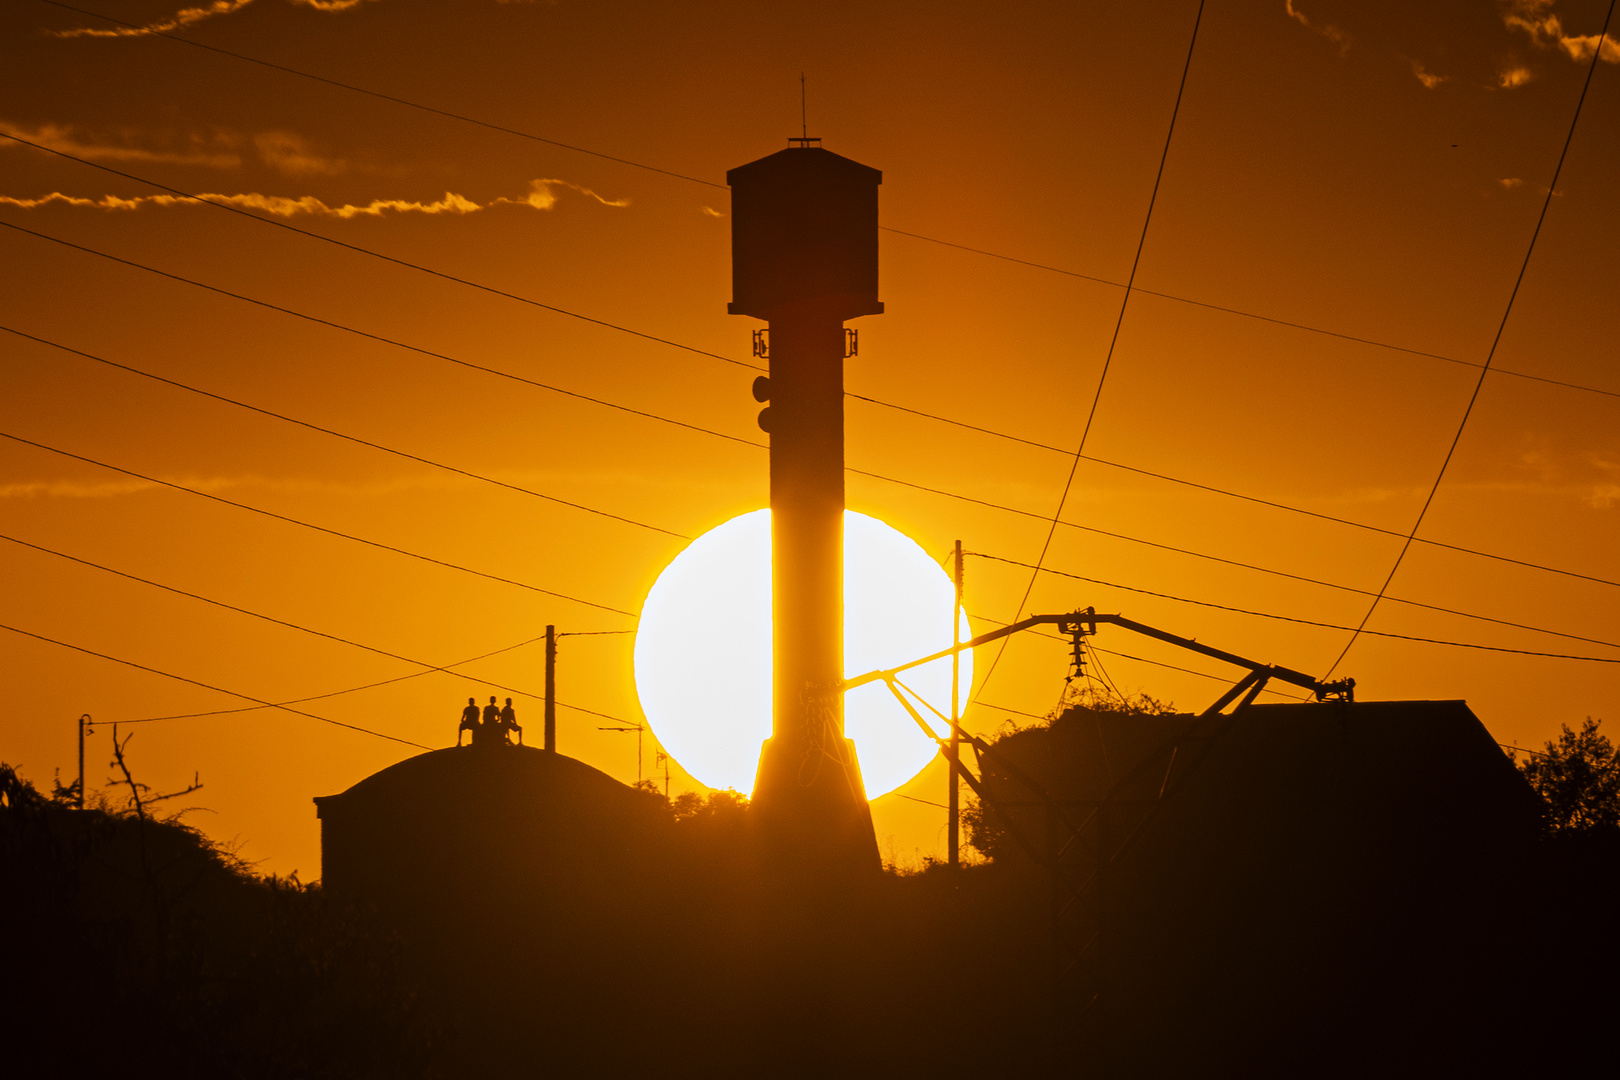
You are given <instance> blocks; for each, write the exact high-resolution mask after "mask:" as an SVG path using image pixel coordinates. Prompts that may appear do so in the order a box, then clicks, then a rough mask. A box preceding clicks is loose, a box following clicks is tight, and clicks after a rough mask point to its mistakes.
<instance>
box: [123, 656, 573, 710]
mask: <svg viewBox="0 0 1620 1080" xmlns="http://www.w3.org/2000/svg"><path fill="white" fill-rule="evenodd" d="M544 640H546V639H545V635H543V634H542V635H541V636H539V637H532V638H528V639H527V640H525V641H520V642H518V643H517V644H515V645H505V646H502V647H501V648H499V649H491V650H490V651H489V652H487V653H479V654H478V655H477V656H469V657H468V658H467V659H465V660H457V661H456V662H455V663H453V664H445V665H444V666H443V667H442V668H439V667H434V668H430V669H428V670H425V671H413V672H411V673H410V674H409V675H396V676H395V677H394V678H392V679H379V680H378V681H377V682H369V683H362V684H361V685H359V686H351V687H348V688H347V689H344V690H332V691H329V692H328V693H325V694H311V695H310V696H309V697H301V698H292V699H290V700H287V701H280V702H277V703H276V704H277V705H303V704H305V703H307V702H311V701H324V700H326V699H327V698H335V697H342V696H343V695H345V694H356V693H359V692H360V691H361V690H375V689H376V688H377V687H379V686H392V685H393V684H394V683H402V682H408V681H410V680H411V679H420V678H421V677H422V676H424V675H432V674H433V673H434V672H435V671H448V670H449V669H451V668H458V667H465V666H466V665H467V664H471V663H475V662H477V661H479V660H487V659H489V658H490V657H491V656H499V655H500V654H501V653H508V652H511V651H512V650H514V649H521V648H523V646H525V645H533V644H535V643H536V642H540V641H544ZM558 704H561V702H558ZM273 707H274V706H270V705H248V706H246V707H244V708H240V709H210V710H209V711H207V712H196V713H174V714H173V715H170V716H147V717H143V718H142V719H139V720H120V721H118V722H119V723H120V724H155V723H157V722H158V721H160V720H193V719H196V718H198V717H204V716H230V715H234V714H236V713H245V712H258V711H259V710H260V709H268V708H273Z"/></svg>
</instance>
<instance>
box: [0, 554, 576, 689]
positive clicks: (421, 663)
mask: <svg viewBox="0 0 1620 1080" xmlns="http://www.w3.org/2000/svg"><path fill="white" fill-rule="evenodd" d="M0 540H5V541H8V542H9V543H13V544H16V545H18V546H19V547H25V548H32V549H33V550H35V551H38V552H43V553H44V554H46V555H54V556H56V557H57V558H59V559H65V560H67V561H68V562H75V563H78V564H79V565H80V566H88V567H90V568H91V569H93V570H100V571H101V572H103V573H106V574H112V575H114V576H116V577H121V578H124V579H126V580H128V581H136V582H139V583H140V584H142V585H150V586H151V587H152V588H154V589H162V590H163V591H164V592H171V593H174V594H175V595H176V596H184V597H187V598H189V599H192V600H198V601H201V602H202V603H204V604H211V605H213V606H214V607H217V608H224V609H225V610H226V611H234V612H236V613H237V614H239V615H247V616H250V617H251V618H255V619H261V620H263V621H264V622H268V623H275V624H276V625H277V626H285V627H287V628H288V629H289V630H297V631H298V632H300V633H303V634H309V635H311V636H312V637H320V638H326V639H327V640H328V641H336V642H338V643H339V644H341V645H349V646H352V647H353V648H356V649H363V650H364V651H366V652H369V653H376V654H377V655H378V656H386V657H388V658H389V659H390V660H402V661H404V662H405V663H407V664H415V665H416V666H418V667H421V668H425V669H426V671H424V672H423V674H427V673H429V672H434V671H441V672H443V673H444V674H446V675H454V676H455V677H456V678H458V679H466V680H468V681H469V682H475V683H478V684H479V685H480V686H493V687H494V688H495V689H497V690H505V691H506V692H508V693H511V694H518V695H520V696H522V697H527V698H533V699H535V700H541V699H543V698H544V697H545V695H544V694H537V693H535V692H534V691H532V690H522V689H518V688H517V687H512V686H503V685H502V684H500V683H498V682H491V681H490V680H488V679H479V678H476V677H474V676H472V675H464V674H462V673H461V672H459V671H451V670H450V669H449V668H443V667H439V666H438V665H437V664H430V663H428V662H427V661H425V660H417V659H414V658H412V657H409V656H401V655H400V654H399V653H396V652H389V651H388V650H387V649H379V648H377V647H375V646H372V645H365V644H362V643H361V642H358V641H354V640H353V639H351V638H346V637H342V636H340V635H338V634H329V633H327V632H326V631H324V630H315V629H312V628H311V627H308V626H303V625H300V624H299V623H295V622H289V621H288V620H286V619H278V618H276V617H275V616H273V615H266V614H264V613H263V612H258V611H254V610H253V609H251V608H245V607H239V606H237V605H236V604H227V603H226V602H225V601H223V600H215V599H213V598H212V597H208V596H203V595H202V594H200V593H194V592H187V591H186V590H185V589H181V588H176V587H175V586H173V585H165V584H164V583H163V582H161V581H153V580H152V579H151V578H143V577H141V576H139V575H137V574H131V573H127V572H126V571H123V570H116V569H114V568H113V567H111V566H103V565H102V564H101V563H97V562H91V561H90V560H89V559H81V558H79V557H78V556H77V555H69V554H68V553H67V552H65V551H57V550H56V549H55V548H48V547H45V546H44V545H42V544H32V543H29V542H28V541H27V540H19V539H18V538H17V537H15V536H6V535H4V534H0Z"/></svg>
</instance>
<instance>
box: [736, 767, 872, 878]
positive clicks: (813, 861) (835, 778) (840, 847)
mask: <svg viewBox="0 0 1620 1080" xmlns="http://www.w3.org/2000/svg"><path fill="white" fill-rule="evenodd" d="M752 808H753V813H754V819H755V821H756V823H757V827H758V829H759V831H760V834H761V839H762V840H763V841H764V845H763V848H762V850H763V851H764V852H766V853H768V855H767V857H768V861H769V862H770V863H771V868H772V869H773V870H775V871H777V872H780V873H783V874H788V875H792V876H798V874H799V873H800V872H803V873H804V874H806V875H815V876H820V877H825V876H827V875H839V876H845V875H851V874H859V875H873V874H877V873H879V872H880V871H881V870H882V869H883V861H882V859H881V858H880V857H879V856H878V846H877V834H876V832H875V831H874V830H873V828H872V808H871V807H870V806H869V805H867V801H866V786H865V785H864V784H863V783H862V782H861V770H860V766H859V765H858V764H857V763H856V759H855V743H854V742H853V741H851V740H850V739H846V738H842V737H837V736H835V737H833V738H830V739H828V740H826V742H825V743H822V744H819V745H818V744H815V743H812V742H810V741H809V740H804V739H798V740H789V739H786V738H782V737H780V736H778V737H776V738H771V739H766V740H765V744H764V746H763V747H762V748H761V750H760V755H759V773H758V774H757V776H756V778H755V781H754V797H753V799H752Z"/></svg>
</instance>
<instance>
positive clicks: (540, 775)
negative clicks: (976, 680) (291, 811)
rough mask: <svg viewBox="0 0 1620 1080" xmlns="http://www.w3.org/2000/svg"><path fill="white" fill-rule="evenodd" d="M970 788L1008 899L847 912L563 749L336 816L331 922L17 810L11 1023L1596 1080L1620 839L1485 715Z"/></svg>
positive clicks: (767, 1069) (170, 1036) (15, 796)
mask: <svg viewBox="0 0 1620 1080" xmlns="http://www.w3.org/2000/svg"><path fill="white" fill-rule="evenodd" d="M983 774H984V783H985V791H986V795H987V796H988V797H989V800H990V801H989V802H988V803H986V804H981V805H980V807H979V815H978V817H977V819H976V820H975V821H974V823H973V835H974V840H975V843H976V845H978V846H979V847H980V848H981V849H982V850H985V851H987V852H988V853H990V854H991V855H993V856H994V862H993V863H991V864H989V865H983V866H975V867H969V868H966V869H964V870H963V871H961V872H959V873H955V874H952V873H950V872H948V871H947V870H946V869H945V868H944V867H930V868H929V869H927V870H925V871H923V872H919V873H915V874H910V875H896V874H893V873H886V874H864V875H863V874H850V875H848V876H844V877H829V876H827V875H826V874H825V873H817V874H795V873H793V872H792V870H791V868H785V867H783V866H782V864H781V863H780V861H779V860H765V859H762V857H761V856H762V852H761V851H760V850H759V847H760V842H761V841H760V836H759V835H758V834H756V832H755V829H754V823H753V821H752V818H751V813H750V810H749V808H748V807H747V805H746V804H745V803H744V802H742V801H741V800H739V799H737V798H735V797H728V796H726V795H725V794H724V793H721V794H719V795H716V796H712V797H710V798H709V799H707V800H702V799H699V798H697V797H695V796H687V797H683V798H682V799H680V800H677V801H676V802H675V804H673V805H672V804H670V803H669V802H667V801H666V800H664V799H663V798H662V797H661V796H659V795H656V794H655V793H652V792H650V791H647V790H642V789H636V788H628V787H625V786H624V785H621V784H618V783H617V782H615V781H613V780H612V779H611V778H609V777H607V776H605V775H603V774H602V773H600V772H598V771H596V770H594V769H591V768H590V767H589V766H586V765H584V764H582V763H580V762H577V761H573V760H571V759H568V758H565V757H561V756H559V755H556V754H548V753H546V752H543V751H539V750H533V749H527V748H521V747H505V746H502V747H486V748H483V749H475V748H471V747H468V748H460V749H449V750H439V751H433V752H431V753H427V754H423V755H420V756H418V757H415V758H411V759H409V760H407V761H404V762H401V763H399V764H398V765H395V766H393V767H391V768H389V769H386V770H384V771H382V772H381V773H378V774H377V775H375V776H373V777H370V778H368V779H366V780H363V781H361V782H360V783H358V784H356V785H355V786H354V787H352V788H350V789H349V790H348V791H346V792H343V793H342V794H340V795H335V796H329V797H325V798H323V799H321V800H320V802H319V806H320V813H321V820H322V828H323V834H324V843H325V857H326V860H327V864H326V867H325V874H326V881H325V884H326V888H325V889H324V890H322V889H307V888H301V887H292V886H289V885H288V884H287V883H277V882H274V881H271V882H266V881H263V880H261V879H256V878H254V877H252V875H250V874H248V873H246V872H245V871H244V870H243V869H242V868H241V867H239V866H234V865H233V864H231V862H230V860H228V859H226V858H223V857H221V856H220V855H219V853H218V852H217V851H215V850H213V849H212V848H210V847H208V846H207V845H206V843H205V842H204V841H202V839H201V838H200V837H199V836H197V834H195V833H192V832H190V831H188V830H184V829H181V828H179V827H177V826H174V825H163V824H157V823H148V825H147V826H146V828H145V834H146V838H145V841H144V843H145V844H146V851H147V857H148V859H149V860H154V859H155V861H154V864H155V865H158V864H160V865H165V866H184V867H186V870H185V873H184V874H182V875H176V876H173V877H168V878H164V877H160V878H157V879H153V878H151V877H150V876H149V875H145V874H144V872H143V871H141V870H140V869H139V867H140V865H141V863H140V858H141V856H140V855H139V844H140V842H141V841H140V837H139V835H138V834H139V833H140V832H141V826H140V825H139V824H138V823H137V822H134V821H133V820H131V819H129V818H127V817H118V816H116V815H108V814H98V813H97V812H94V811H87V812H78V811H74V810H71V809H70V808H68V807H66V806H63V805H60V804H57V803H52V802H51V801H50V800H47V799H44V798H42V797H41V796H38V795H35V794H33V793H32V792H31V790H30V789H26V787H25V786H22V785H19V784H17V783H16V782H15V781H14V780H12V781H10V784H11V786H10V787H9V788H8V789H7V790H8V794H7V801H6V806H5V817H4V822H5V825H4V832H3V834H0V835H3V837H4V843H5V848H4V854H5V866H4V872H5V875H6V877H5V880H6V881H7V882H8V888H7V889H6V890H5V893H4V895H5V901H4V902H5V904H6V911H5V918H6V926H7V927H8V929H9V930H11V931H13V934H11V935H9V936H10V937H11V938H12V940H11V941H10V942H9V943H8V948H9V949H10V950H11V951H10V952H8V958H11V959H13V960H15V961H16V962H17V966H16V967H15V968H14V970H18V971H27V972H29V976H28V978H27V980H26V986H27V987H28V988H29V991H30V992H29V995H28V1001H27V1007H26V1009H25V1010H23V1011H22V1012H21V1013H13V1014H11V1015H12V1016H21V1017H23V1018H25V1020H26V1024H25V1027H26V1028H27V1029H28V1030H29V1031H30V1032H31V1033H32V1034H33V1035H34V1036H35V1038H34V1039H33V1043H32V1045H33V1046H35V1047H44V1048H46V1049H50V1050H52V1051H53V1057H54V1058H55V1059H56V1060H57V1061H59V1062H61V1063H62V1064H64V1065H66V1064H67V1063H69V1062H70V1061H83V1062H85V1063H86V1064H87V1065H91V1064H93V1065H94V1066H95V1070H96V1071H109V1072H111V1071H117V1072H119V1073H120V1074H121V1075H125V1076H137V1075H164V1076H192V1075H196V1076H204V1075H207V1076H349V1075H353V1076H368V1075H370V1076H402V1077H403V1076H429V1075H437V1076H446V1077H455V1078H459V1077H483V1076H488V1077H504V1076H518V1075H541V1074H546V1073H561V1074H564V1075H578V1074H607V1075H624V1074H629V1073H642V1072H652V1071H659V1072H665V1073H671V1074H677V1075H691V1074H707V1075H716V1074H719V1075H734V1074H743V1073H747V1074H751V1075H769V1076H775V1075H788V1076H791V1075H818V1076H819V1075H829V1074H837V1075H881V1074H888V1075H919V1074H929V1075H970V1074H972V1075H996V1076H1004V1075H1036V1074H1038V1075H1054V1074H1055V1075H1069V1076H1088V1077H1089V1076H1099V1077H1103V1076H1106V1077H1114V1076H1120V1077H1132V1076H1143V1077H1159V1076H1227V1075H1243V1076H1300V1075H1310V1076H1367V1075H1395V1076H1402V1075H1418V1074H1424V1075H1433V1074H1447V1075H1455V1074H1458V1073H1462V1072H1467V1071H1473V1072H1483V1073H1486V1074H1489V1075H1503V1074H1511V1073H1522V1074H1524V1075H1538V1076H1539V1075H1569V1074H1575V1073H1577V1072H1578V1071H1580V1070H1583V1069H1590V1068H1591V1066H1593V1065H1595V1064H1597V1063H1598V1062H1599V1061H1607V1060H1609V1058H1608V1055H1609V1052H1610V1051H1609V1046H1608V1043H1607V1040H1606V1037H1605V1035H1604V1032H1605V1031H1606V1030H1607V1027H1608V1024H1609V1022H1610V1021H1611V1020H1612V1016H1613V1009H1614V1006H1615V1005H1616V1003H1617V1002H1616V996H1615V993H1614V981H1613V974H1612V973H1613V971H1614V970H1615V966H1614V965H1615V961H1616V959H1620V957H1617V955H1616V954H1617V951H1620V950H1617V948H1616V945H1615V941H1614V938H1613V935H1611V934H1608V933H1607V930H1606V925H1605V923H1604V920H1605V919H1606V917H1607V912H1608V911H1610V910H1612V908H1613V904H1614V900H1615V899H1616V886H1617V874H1616V869H1617V866H1620V844H1617V842H1616V839H1617V835H1620V834H1617V833H1616V831H1615V830H1614V829H1612V828H1610V829H1608V830H1607V831H1602V830H1599V831H1597V832H1588V833H1585V834H1582V835H1578V836H1577V835H1568V834H1559V835H1558V836H1555V837H1550V838H1549V837H1547V836H1544V835H1543V834H1541V833H1540V831H1539V830H1538V814H1539V805H1538V803H1537V801H1536V799H1535V796H1534V795H1533V793H1532V792H1531V791H1530V789H1529V788H1528V787H1527V786H1526V784H1525V782H1524V780H1523V778H1522V776H1521V775H1520V774H1519V772H1518V771H1517V770H1516V769H1515V768H1514V767H1513V765H1512V763H1511V762H1509V761H1507V760H1506V759H1505V758H1504V757H1503V755H1502V754H1501V753H1500V751H1499V750H1498V749H1497V748H1496V747H1495V745H1494V744H1493V743H1492V742H1491V740H1490V738H1489V736H1488V734H1487V733H1486V732H1485V730H1484V729H1483V727H1482V726H1481V725H1480V724H1479V722H1478V721H1477V720H1476V719H1474V717H1473V716H1472V714H1471V713H1470V712H1469V711H1468V710H1467V708H1466V706H1464V705H1463V704H1462V703H1460V702H1433V703H1429V702H1394V703H1381V702H1370V703H1356V704H1353V705H1352V704H1346V703H1337V702H1335V703H1325V704H1320V705H1303V706H1265V707H1261V706H1254V707H1251V708H1250V709H1248V710H1245V711H1244V712H1243V713H1242V714H1240V715H1238V716H1236V717H1231V716H1228V717H1210V718H1194V717H1190V716H1186V715H1140V714H1131V715H1126V714H1121V713H1117V712H1109V711H1101V712H1099V711H1095V710H1092V709H1088V708H1082V707H1076V708H1072V709H1070V710H1068V711H1067V712H1065V713H1064V714H1063V715H1062V716H1060V717H1058V718H1057V719H1056V720H1054V721H1053V722H1051V723H1050V724H1048V725H1044V726H1041V727H1037V728H1032V729H1028V730H1024V731H1020V732H1015V733H1011V734H1008V735H1006V736H1003V737H1002V738H1001V739H999V740H997V741H996V742H995V743H994V744H993V753H991V754H989V755H987V756H986V757H985V758H984V760H983ZM1035 789H1038V790H1039V792H1040V794H1039V795H1036V794H1033V793H1032V792H1033V791H1034V790H1035ZM767 835H768V834H767ZM188 845H189V847H188ZM160 850H161V854H159V852H160ZM186 852H190V854H185V853H186ZM177 860H178V861H177ZM113 866H122V867H123V870H122V871H121V872H119V873H110V872H109V871H108V870H107V869H106V868H107V867H113ZM1054 867H1056V868H1057V872H1056V873H1054V872H1053V868H1054ZM191 881H195V882H196V884H193V885H185V883H186V882H191ZM9 883H16V884H15V887H13V886H12V885H10V884H9ZM182 885H185V887H184V888H182V887H181V886H182ZM165 912H166V913H165ZM165 920H166V921H165ZM23 926H28V927H32V928H34V929H35V932H34V933H33V935H32V936H31V938H28V939H27V940H24V939H23V937H24V936H22V935H17V934H15V931H16V929H17V928H19V927H23ZM87 982H88V984H89V985H91V986H93V987H95V988H96V989H95V992H94V994H93V995H92V996H94V997H95V998H96V1006H95V1008H94V1015H90V1016H87V1015H86V1013H87V1010H86V1008H85V1007H84V1000H85V996H86V995H85V990H84V987H85V985H86V983H87ZM10 1045H12V1046H13V1047H18V1046H21V1045H25V1044H19V1043H15V1042H12V1043H10ZM58 1050H59V1051H60V1052H59V1053H57V1052H56V1051H58ZM20 1052H21V1051H20V1050H14V1053H20ZM74 1055H76V1057H74ZM87 1071H88V1070H87Z"/></svg>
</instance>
